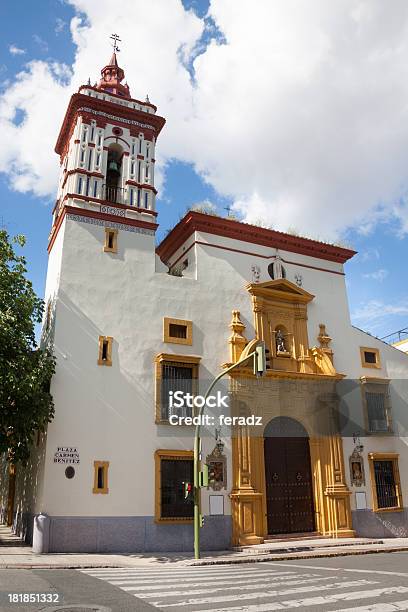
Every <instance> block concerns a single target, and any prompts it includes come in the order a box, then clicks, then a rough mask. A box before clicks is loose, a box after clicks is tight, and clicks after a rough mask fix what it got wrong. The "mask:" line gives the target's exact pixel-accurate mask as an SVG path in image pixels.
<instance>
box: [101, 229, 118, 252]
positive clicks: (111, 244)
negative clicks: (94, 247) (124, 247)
mask: <svg viewBox="0 0 408 612" xmlns="http://www.w3.org/2000/svg"><path fill="white" fill-rule="evenodd" d="M103 250H104V253H117V252H118V230H117V229H111V228H110V227H105V244H104V247H103Z"/></svg>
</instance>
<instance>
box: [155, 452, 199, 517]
mask: <svg viewBox="0 0 408 612" xmlns="http://www.w3.org/2000/svg"><path fill="white" fill-rule="evenodd" d="M160 469H161V518H187V519H189V518H192V517H193V515H194V502H193V500H192V499H184V485H183V483H184V482H193V461H192V460H191V459H162V460H161V465H160Z"/></svg>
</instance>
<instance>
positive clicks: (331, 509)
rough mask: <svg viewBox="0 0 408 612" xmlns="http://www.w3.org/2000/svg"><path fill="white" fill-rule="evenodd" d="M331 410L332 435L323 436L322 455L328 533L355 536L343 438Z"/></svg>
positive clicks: (333, 409)
mask: <svg viewBox="0 0 408 612" xmlns="http://www.w3.org/2000/svg"><path fill="white" fill-rule="evenodd" d="M328 408H329V409H330V411H331V415H330V417H329V418H330V425H329V427H330V430H331V431H332V432H333V433H332V434H331V435H328V436H325V437H324V438H323V446H324V448H322V456H323V457H324V459H325V464H326V470H325V472H326V482H325V492H324V494H325V497H326V504H327V513H326V518H327V521H326V529H327V532H326V535H330V536H332V537H337V538H351V537H354V535H355V532H354V530H353V529H352V521H351V508H350V495H351V491H349V489H348V487H347V485H346V482H345V474H344V457H343V440H342V438H341V436H339V435H338V434H337V433H336V431H337V427H336V423H335V408H334V407H333V406H328Z"/></svg>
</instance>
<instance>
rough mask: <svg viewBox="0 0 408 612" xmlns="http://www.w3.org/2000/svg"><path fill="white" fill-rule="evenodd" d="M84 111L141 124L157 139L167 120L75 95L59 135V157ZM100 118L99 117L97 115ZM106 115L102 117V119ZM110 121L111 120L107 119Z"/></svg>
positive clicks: (111, 103)
mask: <svg viewBox="0 0 408 612" xmlns="http://www.w3.org/2000/svg"><path fill="white" fill-rule="evenodd" d="M81 108H82V109H90V110H91V111H95V112H98V111H99V112H100V113H105V114H106V115H114V116H115V117H117V122H120V120H121V119H123V120H124V122H125V123H126V122H127V121H136V122H138V123H141V124H142V126H145V127H141V128H140V129H141V130H142V131H143V129H145V130H147V131H149V130H150V131H152V132H154V135H155V137H156V138H157V136H158V135H159V134H160V132H161V130H162V128H163V126H164V124H165V123H166V120H165V119H164V117H160V115H153V114H149V113H145V112H143V111H140V110H138V109H136V108H129V107H128V106H122V105H120V104H115V103H113V102H109V100H100V99H99V98H93V97H92V96H87V95H85V94H82V93H75V94H73V95H72V96H71V99H70V101H69V104H68V108H67V111H66V113H65V117H64V120H63V123H62V127H61V130H60V132H59V135H58V139H57V144H56V145H55V152H56V153H58V154H59V155H62V153H63V151H64V147H65V144H66V140H67V138H68V136H69V134H70V129H71V126H72V123H73V121H74V119H75V117H76V115H77V114H79V113H80V112H84V113H86V112H87V111H86V110H82V111H81ZM96 117H98V115H96ZM102 117H104V115H102V116H101V118H102ZM106 119H107V120H109V118H108V117H107V118H106ZM111 122H112V123H115V120H114V119H112V120H111Z"/></svg>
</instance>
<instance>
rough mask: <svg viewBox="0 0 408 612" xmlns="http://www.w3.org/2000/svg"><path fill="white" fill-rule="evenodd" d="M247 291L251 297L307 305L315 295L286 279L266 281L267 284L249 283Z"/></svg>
mask: <svg viewBox="0 0 408 612" xmlns="http://www.w3.org/2000/svg"><path fill="white" fill-rule="evenodd" d="M246 289H247V291H249V293H250V294H251V295H255V296H262V297H265V298H268V297H269V298H274V299H281V300H284V301H289V302H301V303H305V304H307V303H308V302H311V301H312V300H313V298H314V295H312V294H311V293H309V292H308V291H305V290H304V289H302V287H298V286H297V285H295V284H294V283H292V282H291V281H289V280H287V279H286V278H277V279H276V280H270V281H266V282H265V283H249V284H248V285H246Z"/></svg>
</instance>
